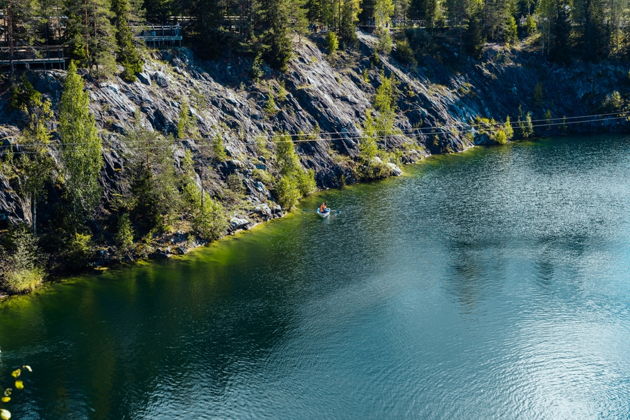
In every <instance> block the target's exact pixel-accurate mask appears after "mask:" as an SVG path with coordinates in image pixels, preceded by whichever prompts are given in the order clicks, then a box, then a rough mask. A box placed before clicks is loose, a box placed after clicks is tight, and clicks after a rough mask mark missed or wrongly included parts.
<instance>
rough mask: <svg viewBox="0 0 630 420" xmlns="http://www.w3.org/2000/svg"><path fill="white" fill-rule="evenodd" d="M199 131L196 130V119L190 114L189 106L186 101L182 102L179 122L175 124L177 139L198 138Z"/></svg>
mask: <svg viewBox="0 0 630 420" xmlns="http://www.w3.org/2000/svg"><path fill="white" fill-rule="evenodd" d="M198 137H199V130H198V129H197V121H196V118H195V117H194V116H193V115H192V113H191V112H190V105H189V103H188V101H187V100H183V101H182V105H181V107H180V110H179V120H178V122H177V138H179V139H185V138H193V139H194V138H198Z"/></svg>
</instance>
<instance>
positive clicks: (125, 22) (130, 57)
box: [112, 0, 143, 82]
mask: <svg viewBox="0 0 630 420" xmlns="http://www.w3.org/2000/svg"><path fill="white" fill-rule="evenodd" d="M112 11H113V13H114V16H113V21H114V26H115V27H116V44H117V46H118V48H117V50H116V56H117V59H118V62H119V63H120V64H121V65H122V66H123V69H124V71H123V74H122V77H123V79H124V80H126V81H128V82H134V81H135V80H136V74H137V73H140V72H142V68H143V63H142V59H141V58H140V53H139V52H138V49H137V48H136V45H135V44H134V40H133V33H132V32H131V27H130V25H129V17H130V5H129V0H112Z"/></svg>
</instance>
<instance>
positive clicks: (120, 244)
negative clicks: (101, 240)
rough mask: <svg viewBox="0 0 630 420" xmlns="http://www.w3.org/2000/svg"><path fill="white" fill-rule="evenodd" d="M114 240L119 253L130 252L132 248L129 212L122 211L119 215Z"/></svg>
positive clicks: (131, 228)
mask: <svg viewBox="0 0 630 420" xmlns="http://www.w3.org/2000/svg"><path fill="white" fill-rule="evenodd" d="M115 241H116V247H117V248H118V251H119V253H121V254H129V252H131V249H132V248H133V227H132V226H131V221H130V219H129V213H124V214H123V215H122V216H120V219H119V220H118V230H117V232H116V237H115Z"/></svg>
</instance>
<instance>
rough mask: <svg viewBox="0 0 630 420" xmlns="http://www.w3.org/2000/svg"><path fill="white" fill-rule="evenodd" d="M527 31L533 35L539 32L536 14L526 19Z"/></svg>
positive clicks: (529, 34)
mask: <svg viewBox="0 0 630 420" xmlns="http://www.w3.org/2000/svg"><path fill="white" fill-rule="evenodd" d="M525 32H526V33H527V35H528V36H532V35H534V34H536V32H538V24H537V23H536V19H535V18H534V15H528V16H527V20H526V21H525Z"/></svg>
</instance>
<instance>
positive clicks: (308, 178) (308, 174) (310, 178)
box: [297, 169, 317, 196]
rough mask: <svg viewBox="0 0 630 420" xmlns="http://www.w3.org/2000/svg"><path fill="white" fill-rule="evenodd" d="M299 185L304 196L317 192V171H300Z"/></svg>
mask: <svg viewBox="0 0 630 420" xmlns="http://www.w3.org/2000/svg"><path fill="white" fill-rule="evenodd" d="M297 185H298V189H299V190H300V193H301V194H302V196H307V195H310V194H312V193H314V192H315V190H317V183H316V182H315V171H313V170H312V169H309V170H305V171H300V172H298V173H297Z"/></svg>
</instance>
